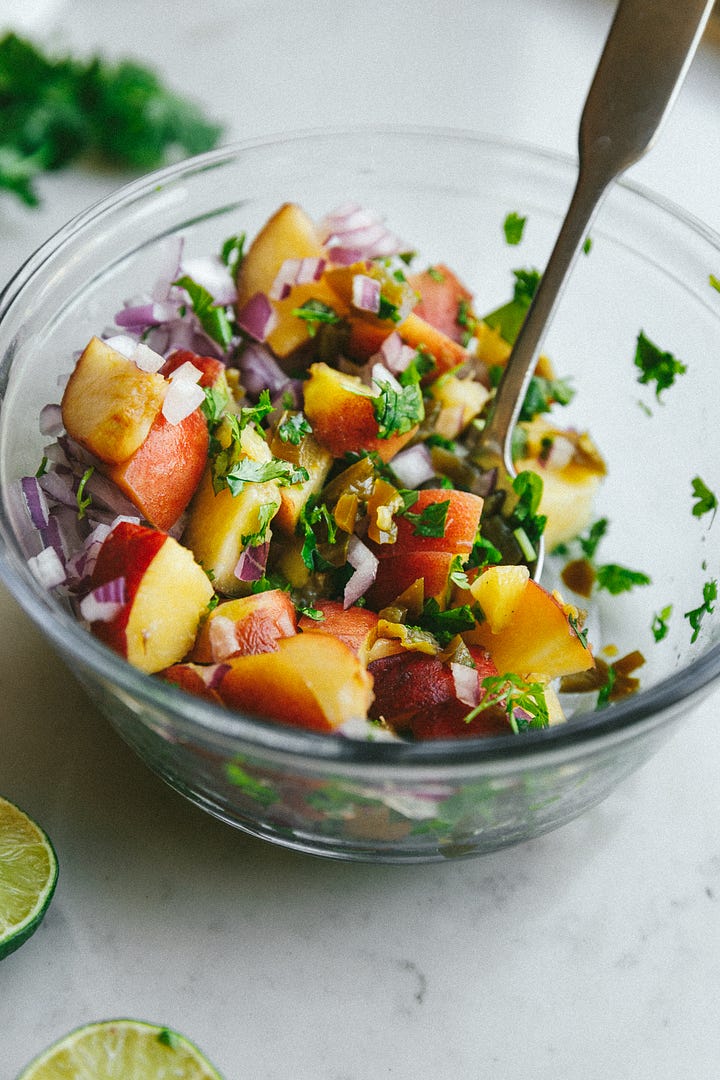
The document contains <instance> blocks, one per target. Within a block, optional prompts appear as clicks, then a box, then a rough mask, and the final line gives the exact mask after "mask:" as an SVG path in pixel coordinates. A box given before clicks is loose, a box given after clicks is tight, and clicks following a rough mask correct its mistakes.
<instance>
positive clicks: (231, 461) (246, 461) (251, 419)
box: [210, 390, 308, 495]
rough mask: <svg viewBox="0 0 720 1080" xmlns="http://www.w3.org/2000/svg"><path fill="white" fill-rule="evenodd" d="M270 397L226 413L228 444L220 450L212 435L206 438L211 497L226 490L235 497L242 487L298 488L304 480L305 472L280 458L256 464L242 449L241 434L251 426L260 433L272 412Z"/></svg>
mask: <svg viewBox="0 0 720 1080" xmlns="http://www.w3.org/2000/svg"><path fill="white" fill-rule="evenodd" d="M272 408H273V406H272V403H271V401H270V394H269V392H268V391H267V390H263V391H262V393H261V394H260V397H259V399H258V402H257V405H253V406H248V407H246V408H244V409H241V410H240V413H239V414H235V413H229V414H227V415H226V416H225V417H224V418H223V421H222V422H223V423H226V424H227V425H228V428H229V431H230V441H229V444H228V445H227V446H223V445H222V443H221V441H220V440H219V439H218V438H217V436H216V434H215V433H214V432H213V433H211V436H210V470H211V474H212V483H213V490H214V491H215V494H217V493H218V492H219V491H222V489H223V488H226V487H227V488H229V489H230V491H231V492H232V494H233V495H237V494H239V493H240V492H241V491H242V489H243V488H244V486H245V484H264V483H266V482H267V481H269V480H276V481H277V482H278V483H279V484H280V485H281V486H282V487H286V486H290V485H292V484H300V483H302V482H303V481H305V480H307V479H308V471H307V469H304V468H302V467H301V466H297V465H293V463H292V462H290V461H285V460H283V459H282V458H275V457H272V458H270V460H269V461H256V460H255V459H254V458H251V457H248V456H247V454H245V453H244V452H243V448H242V433H243V431H244V429H245V428H246V427H247V426H248V425H249V424H253V425H254V426H255V427H256V428H258V429H259V430H260V431H262V428H261V426H260V425H261V423H262V420H263V418H264V417H265V416H266V415H267V414H268V412H271V411H272Z"/></svg>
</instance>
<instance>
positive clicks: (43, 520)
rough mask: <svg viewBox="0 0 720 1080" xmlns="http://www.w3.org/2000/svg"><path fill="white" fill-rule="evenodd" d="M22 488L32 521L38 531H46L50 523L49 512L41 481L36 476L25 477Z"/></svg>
mask: <svg viewBox="0 0 720 1080" xmlns="http://www.w3.org/2000/svg"><path fill="white" fill-rule="evenodd" d="M20 486H21V488H22V493H23V497H24V499H25V506H26V508H27V512H28V514H29V516H30V520H31V521H32V523H33V525H34V526H35V528H36V529H44V528H45V526H46V525H47V523H48V517H49V510H48V504H47V500H46V499H45V493H44V492H43V490H42V488H41V487H40V481H39V480H38V478H37V477H36V476H23V478H22V480H21V481H20Z"/></svg>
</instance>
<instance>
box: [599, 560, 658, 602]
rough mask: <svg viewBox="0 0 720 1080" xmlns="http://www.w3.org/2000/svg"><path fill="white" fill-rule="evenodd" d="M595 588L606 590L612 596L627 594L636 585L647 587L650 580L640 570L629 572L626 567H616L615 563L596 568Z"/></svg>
mask: <svg viewBox="0 0 720 1080" xmlns="http://www.w3.org/2000/svg"><path fill="white" fill-rule="evenodd" d="M596 573H597V587H598V589H606V590H607V592H609V593H611V595H613V596H617V595H618V594H619V593H623V592H629V591H630V589H632V588H634V587H635V586H636V585H649V584H650V578H649V577H648V575H647V574H643V573H642V571H640V570H629V569H628V568H627V567H626V566H618V564H617V563H605V564H604V565H603V566H598V567H597V569H596Z"/></svg>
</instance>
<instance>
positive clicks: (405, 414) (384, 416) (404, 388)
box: [372, 353, 425, 439]
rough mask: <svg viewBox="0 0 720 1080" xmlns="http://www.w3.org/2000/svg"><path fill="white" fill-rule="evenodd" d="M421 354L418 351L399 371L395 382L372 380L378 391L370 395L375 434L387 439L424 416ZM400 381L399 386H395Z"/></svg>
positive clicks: (419, 420) (403, 432) (400, 432)
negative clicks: (376, 430) (399, 373)
mask: <svg viewBox="0 0 720 1080" xmlns="http://www.w3.org/2000/svg"><path fill="white" fill-rule="evenodd" d="M422 362H423V361H422V359H421V354H420V353H418V354H417V357H416V358H415V360H413V361H412V362H411V363H410V364H409V365H408V366H407V368H406V369H405V370H404V371H403V372H402V373H401V375H400V377H399V379H398V380H397V384H396V382H395V381H394V380H392V381H391V380H390V379H388V380H387V381H386V380H385V379H382V380H377V379H376V380H375V385H376V386H377V387H378V393H377V394H376V395H375V396H374V397H373V398H372V407H373V412H374V413H375V419H376V421H377V426H378V438H380V439H389V438H390V437H391V436H392V435H404V434H405V433H406V432H408V431H410V429H411V428H414V427H415V426H416V424H419V423H420V422H421V421H422V420H424V418H425V405H424V402H423V396H422V390H421V389H420V379H421V374H420V367H421V366H422ZM398 384H399V388H398Z"/></svg>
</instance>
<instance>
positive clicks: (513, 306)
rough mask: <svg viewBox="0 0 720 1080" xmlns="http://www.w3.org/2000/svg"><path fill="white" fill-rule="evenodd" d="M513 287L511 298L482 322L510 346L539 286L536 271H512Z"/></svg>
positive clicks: (538, 277)
mask: <svg viewBox="0 0 720 1080" xmlns="http://www.w3.org/2000/svg"><path fill="white" fill-rule="evenodd" d="M513 274H514V277H515V287H514V290H513V298H512V300H511V301H510V302H509V303H507V304H503V305H502V307H499V308H496V309H495V310H494V311H491V312H490V313H489V314H488V315H486V316H485V318H484V322H486V323H487V324H488V326H491V327H492V328H493V329H494V330H497V331H498V333H499V334H500V336H501V337H502V338H503V339H504V340H505V341H507V342H508V344H510V345H512V344H513V343H514V341H515V338H516V337H517V335H518V331H519V329H520V327H521V325H522V323H523V320H524V318H525V316H526V314H527V309H528V308H529V307H530V304H531V302H532V298H533V296H534V295H535V292H536V290H537V287H538V285H539V284H540V272H539V271H538V270H514V271H513Z"/></svg>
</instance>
